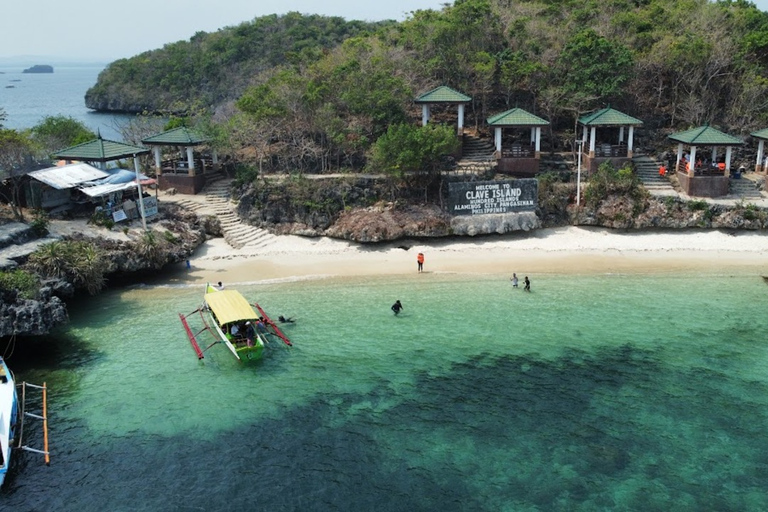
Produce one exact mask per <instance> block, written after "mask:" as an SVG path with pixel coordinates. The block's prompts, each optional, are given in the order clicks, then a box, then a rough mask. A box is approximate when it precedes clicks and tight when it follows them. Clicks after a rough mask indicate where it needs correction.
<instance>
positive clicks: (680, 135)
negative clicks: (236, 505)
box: [669, 125, 744, 197]
mask: <svg viewBox="0 0 768 512" xmlns="http://www.w3.org/2000/svg"><path fill="white" fill-rule="evenodd" d="M669 139H670V140H672V141H674V142H677V160H676V163H675V169H676V170H677V177H678V181H679V182H680V187H681V188H682V189H683V191H684V192H685V193H686V194H688V195H689V196H702V197H720V196H725V195H728V191H729V178H730V173H731V151H732V149H733V147H734V146H741V145H743V144H744V141H742V140H741V139H740V138H738V137H734V136H733V135H728V134H727V133H723V132H721V131H720V130H716V129H715V128H712V127H711V126H709V125H704V126H699V127H698V128H692V129H690V130H686V131H683V132H677V133H673V134H672V135H669ZM684 146H689V147H690V149H691V153H690V155H686V154H684V153H683V147H684ZM698 147H707V148H712V154H711V158H704V159H702V158H696V149H697V148H698ZM722 147H725V155H724V156H720V154H719V153H718V149H719V148H722Z"/></svg>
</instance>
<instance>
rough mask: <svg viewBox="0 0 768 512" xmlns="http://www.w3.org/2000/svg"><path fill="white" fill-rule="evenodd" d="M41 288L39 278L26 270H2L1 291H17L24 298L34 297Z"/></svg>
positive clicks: (0, 275) (0, 276) (0, 273)
mask: <svg viewBox="0 0 768 512" xmlns="http://www.w3.org/2000/svg"><path fill="white" fill-rule="evenodd" d="M39 289H40V280H39V278H38V277H37V276H36V275H35V274H32V273H30V272H27V271H26V270H12V271H10V272H2V271H0V291H3V292H13V291H17V292H18V294H19V297H21V298H23V299H34V298H35V297H36V296H37V292H38V290H39Z"/></svg>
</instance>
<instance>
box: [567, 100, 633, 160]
mask: <svg viewBox="0 0 768 512" xmlns="http://www.w3.org/2000/svg"><path fill="white" fill-rule="evenodd" d="M579 124H580V125H582V137H581V139H582V142H583V143H584V144H586V143H589V145H588V147H589V149H588V150H587V152H586V154H585V155H584V160H585V162H584V164H585V167H586V168H587V169H589V171H590V172H594V171H596V170H597V168H598V167H599V166H600V164H602V163H603V162H606V161H610V162H612V163H613V164H615V165H622V164H624V163H625V162H627V161H628V160H631V159H632V156H633V155H634V141H635V128H636V127H640V126H642V125H643V122H642V121H641V120H639V119H637V118H635V117H632V116H630V115H627V114H625V113H624V112H620V111H618V110H616V109H614V108H611V107H606V108H603V109H600V110H597V111H595V112H592V113H591V114H587V115H585V116H582V117H580V118H579ZM616 128H618V129H619V136H618V144H612V143H611V140H610V139H611V136H610V135H609V133H611V132H613V133H615V130H616ZM625 128H628V134H627V141H626V143H625V142H624V129H625ZM598 139H600V140H599V141H598ZM614 140H616V139H614Z"/></svg>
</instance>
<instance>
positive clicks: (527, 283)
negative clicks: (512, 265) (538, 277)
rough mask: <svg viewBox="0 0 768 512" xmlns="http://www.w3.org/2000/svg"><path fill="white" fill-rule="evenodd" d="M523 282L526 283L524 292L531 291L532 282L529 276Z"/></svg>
mask: <svg viewBox="0 0 768 512" xmlns="http://www.w3.org/2000/svg"><path fill="white" fill-rule="evenodd" d="M523 282H524V283H525V287H524V288H523V290H525V291H526V292H529V291H531V281H530V280H529V279H528V276H525V279H523Z"/></svg>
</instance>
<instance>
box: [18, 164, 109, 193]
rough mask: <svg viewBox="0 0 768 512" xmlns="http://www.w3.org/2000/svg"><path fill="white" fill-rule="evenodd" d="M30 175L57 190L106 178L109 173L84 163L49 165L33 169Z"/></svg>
mask: <svg viewBox="0 0 768 512" xmlns="http://www.w3.org/2000/svg"><path fill="white" fill-rule="evenodd" d="M29 176H31V177H32V178H34V179H36V180H37V181H41V182H43V183H45V184H46V185H48V186H50V187H53V188H55V189H56V190H64V189H68V188H73V187H76V186H77V185H79V184H81V183H85V182H86V181H93V180H98V179H100V178H106V177H107V176H109V173H107V172H105V171H102V170H101V169H97V168H96V167H94V166H92V165H88V164H84V163H79V164H69V165H63V166H61V167H49V168H48V169H41V170H39V171H32V172H30V173H29Z"/></svg>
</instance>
